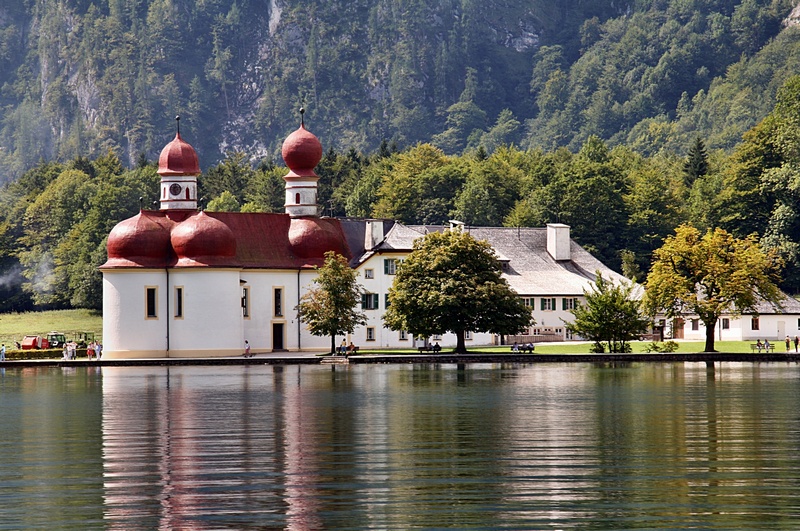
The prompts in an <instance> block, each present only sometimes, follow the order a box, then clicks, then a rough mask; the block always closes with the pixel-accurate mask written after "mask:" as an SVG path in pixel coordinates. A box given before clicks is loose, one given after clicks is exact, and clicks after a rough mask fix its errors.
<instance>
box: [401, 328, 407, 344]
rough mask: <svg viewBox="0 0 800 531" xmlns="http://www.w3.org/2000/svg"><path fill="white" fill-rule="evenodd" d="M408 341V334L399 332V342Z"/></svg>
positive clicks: (403, 331) (402, 331)
mask: <svg viewBox="0 0 800 531" xmlns="http://www.w3.org/2000/svg"><path fill="white" fill-rule="evenodd" d="M407 340H408V332H406V331H405V330H400V341H407Z"/></svg>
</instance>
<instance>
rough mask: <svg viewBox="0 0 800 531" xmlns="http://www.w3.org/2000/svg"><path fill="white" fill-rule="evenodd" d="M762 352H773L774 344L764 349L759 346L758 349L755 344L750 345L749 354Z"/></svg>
mask: <svg viewBox="0 0 800 531" xmlns="http://www.w3.org/2000/svg"><path fill="white" fill-rule="evenodd" d="M762 350H764V351H768V352H775V343H770V344H769V347H766V346H765V345H761V346H760V347H759V346H758V345H757V344H755V343H751V344H750V352H761V351H762Z"/></svg>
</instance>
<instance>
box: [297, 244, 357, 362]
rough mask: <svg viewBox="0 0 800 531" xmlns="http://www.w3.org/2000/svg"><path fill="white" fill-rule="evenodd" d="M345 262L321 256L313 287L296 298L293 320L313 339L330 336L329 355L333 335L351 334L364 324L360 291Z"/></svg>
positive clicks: (331, 254) (331, 255)
mask: <svg viewBox="0 0 800 531" xmlns="http://www.w3.org/2000/svg"><path fill="white" fill-rule="evenodd" d="M357 276H358V273H357V272H356V271H355V270H354V269H351V268H350V266H349V265H348V263H347V259H346V258H345V257H343V256H342V255H340V254H336V253H335V252H334V251H328V252H327V253H325V263H324V264H323V265H322V267H320V268H319V270H318V275H317V278H315V279H314V281H313V282H314V284H315V286H314V287H312V288H311V289H310V290H308V291H307V292H306V293H305V294H304V295H303V296H302V297H300V304H298V305H297V308H295V309H296V310H297V317H298V319H300V320H302V321H303V322H304V323H305V324H306V327H307V328H308V330H309V331H310V332H311V333H312V334H313V335H315V336H331V354H333V353H334V352H335V351H336V336H337V335H344V334H348V333H352V332H353V331H354V330H355V329H356V326H359V325H364V324H367V318H366V316H365V315H364V312H362V311H361V310H358V309H357V305H358V303H359V302H360V301H361V292H362V291H363V290H362V288H361V286H360V285H359V284H358V281H357V280H356V277H357Z"/></svg>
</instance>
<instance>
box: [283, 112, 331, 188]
mask: <svg viewBox="0 0 800 531" xmlns="http://www.w3.org/2000/svg"><path fill="white" fill-rule="evenodd" d="M281 155H283V160H284V162H286V166H288V167H289V169H290V170H292V173H293V174H294V175H297V176H300V177H316V176H317V175H316V174H315V173H314V168H316V167H317V164H319V161H320V160H322V144H321V143H320V141H319V139H318V138H317V137H316V136H314V134H313V133H309V132H308V131H306V128H305V126H304V125H301V126H300V128H299V129H297V131H295V132H294V133H292V134H291V135H289V136H287V137H286V140H284V141H283V147H282V148H281ZM290 175H291V174H290Z"/></svg>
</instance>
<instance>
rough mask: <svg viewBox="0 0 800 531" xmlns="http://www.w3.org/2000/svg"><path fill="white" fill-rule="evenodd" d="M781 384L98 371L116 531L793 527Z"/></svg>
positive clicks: (788, 395) (732, 370)
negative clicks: (150, 530)
mask: <svg viewBox="0 0 800 531" xmlns="http://www.w3.org/2000/svg"><path fill="white" fill-rule="evenodd" d="M787 370H789V371H790V369H787V368H786V367H774V366H760V367H759V366H752V365H736V364H730V363H725V364H722V365H721V366H720V367H719V368H718V369H717V370H716V371H715V372H707V371H706V368H705V366H704V364H702V363H698V364H631V365H629V366H626V367H602V366H598V367H594V366H589V365H585V364H570V365H557V364H535V365H530V366H519V365H513V366H499V365H498V366H485V365H476V364H466V365H462V366H456V365H448V364H444V365H435V364H431V365H408V366H402V365H399V366H390V367H385V366H368V367H364V366H355V365H352V366H346V367H342V366H333V367H301V366H290V367H274V368H271V367H268V366H264V367H258V366H248V367H237V368H228V369H224V370H221V371H218V372H219V373H218V374H215V373H211V372H210V371H209V367H199V368H172V369H170V370H169V372H168V371H167V370H166V369H163V368H153V369H149V368H148V369H133V368H124V369H114V368H108V367H107V368H104V369H103V413H102V433H103V441H102V442H103V446H102V456H103V464H104V475H103V482H104V487H105V515H104V516H105V523H106V526H107V527H109V528H111V529H114V528H119V529H128V528H131V526H134V527H136V526H139V527H141V528H159V527H162V528H175V529H177V528H192V529H204V528H219V527H226V526H227V527H231V526H234V527H238V528H246V527H252V526H260V527H271V528H283V529H333V528H358V527H363V528H366V527H371V528H379V529H407V528H411V527H414V526H418V525H420V524H421V523H422V524H424V525H425V526H427V527H430V528H445V527H452V526H454V525H460V526H470V525H472V526H474V527H491V526H493V525H496V524H497V523H498V522H502V523H504V525H506V526H508V527H509V528H510V527H515V525H514V524H519V525H518V526H516V527H519V528H523V527H531V523H532V522H534V523H537V524H542V525H541V526H540V527H546V526H547V525H549V526H551V527H556V526H558V527H564V528H567V527H570V525H572V524H574V523H575V522H576V521H580V522H582V523H586V524H587V525H586V527H587V528H589V527H592V526H594V528H616V529H621V528H626V527H636V526H641V523H642V521H643V520H641V518H646V519H647V525H648V526H650V527H653V528H679V527H687V526H697V527H709V528H710V527H714V528H721V527H726V528H735V527H748V526H752V525H753V522H759V523H765V524H771V523H777V524H787V525H788V523H791V522H794V523H796V519H797V518H796V515H793V514H792V510H793V509H792V504H791V503H789V502H788V501H787V500H792V499H793V497H794V495H795V493H796V489H797V487H798V483H800V482H799V481H798V479H797V474H796V472H795V470H796V469H797V466H796V465H797V460H798V458H797V457H796V456H795V450H796V447H797V446H798V445H800V429H798V428H797V426H796V425H793V422H792V420H793V419H795V416H796V415H795V413H794V412H795V411H796V410H797V406H798V403H797V402H798V400H800V398H798V395H797V394H796V393H795V392H794V386H795V385H796V379H793V377H787V375H789V374H793V373H791V372H787ZM751 380H752V381H751ZM795 424H796V423H795ZM689 524H691V525H689ZM534 527H536V526H535V525H534ZM778 527H780V525H779V526H778ZM784 527H786V526H784Z"/></svg>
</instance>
